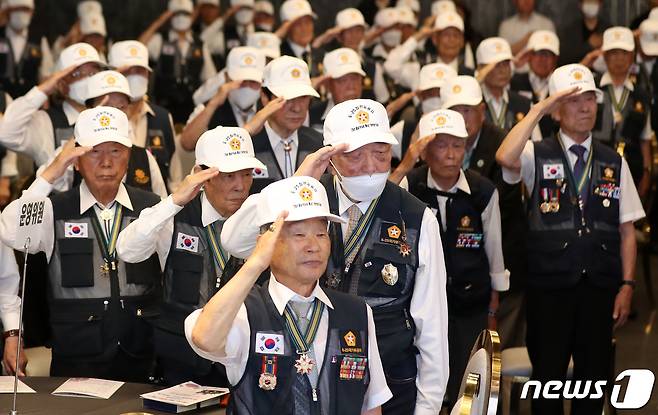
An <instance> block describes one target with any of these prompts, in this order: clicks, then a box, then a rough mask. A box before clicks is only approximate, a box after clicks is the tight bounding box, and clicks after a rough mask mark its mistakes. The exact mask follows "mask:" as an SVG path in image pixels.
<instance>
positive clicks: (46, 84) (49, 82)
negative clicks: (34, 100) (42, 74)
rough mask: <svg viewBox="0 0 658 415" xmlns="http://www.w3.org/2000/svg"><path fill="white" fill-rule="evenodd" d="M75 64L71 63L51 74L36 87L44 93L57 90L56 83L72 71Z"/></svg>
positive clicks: (49, 93) (47, 93) (48, 93)
mask: <svg viewBox="0 0 658 415" xmlns="http://www.w3.org/2000/svg"><path fill="white" fill-rule="evenodd" d="M76 68H77V66H75V65H71V66H69V67H68V68H64V69H61V70H59V71H57V72H55V73H54V74H52V75H51V76H50V77H48V79H46V80H45V81H43V82H42V83H40V84H39V85H38V86H37V88H39V90H40V91H41V92H43V93H44V94H46V95H52V94H53V92H55V91H56V90H57V84H58V83H59V81H61V80H62V79H64V78H66V77H67V76H68V75H69V74H70V73H71V72H73V71H74V70H75V69H76Z"/></svg>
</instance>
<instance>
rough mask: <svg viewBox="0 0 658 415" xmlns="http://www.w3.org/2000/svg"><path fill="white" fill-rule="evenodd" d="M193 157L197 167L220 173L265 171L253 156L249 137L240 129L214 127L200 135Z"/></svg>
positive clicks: (252, 147) (263, 166)
mask: <svg viewBox="0 0 658 415" xmlns="http://www.w3.org/2000/svg"><path fill="white" fill-rule="evenodd" d="M194 156H195V158H196V162H195V163H196V164H197V165H198V166H201V165H204V166H208V167H217V169H219V171H221V172H222V173H232V172H234V171H238V170H244V169H262V170H266V169H267V167H265V165H264V164H263V163H261V162H260V160H258V159H257V158H256V156H255V154H254V145H253V143H252V141H251V136H250V135H249V133H248V132H247V130H245V129H244V128H240V127H215V128H213V129H212V130H208V131H206V132H205V133H203V134H201V137H199V140H198V141H197V142H196V147H195V148H194Z"/></svg>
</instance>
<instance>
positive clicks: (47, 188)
mask: <svg viewBox="0 0 658 415" xmlns="http://www.w3.org/2000/svg"><path fill="white" fill-rule="evenodd" d="M52 190H53V185H52V184H50V183H48V181H47V180H46V179H44V178H43V177H41V176H39V177H37V178H36V179H35V180H34V182H32V184H31V185H30V187H28V189H27V190H26V191H25V192H23V195H29V196H35V197H48V195H49V194H50V192H52Z"/></svg>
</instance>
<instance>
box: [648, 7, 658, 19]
mask: <svg viewBox="0 0 658 415" xmlns="http://www.w3.org/2000/svg"><path fill="white" fill-rule="evenodd" d="M648 19H649V20H658V7H654V8H653V9H651V11H650V12H649V17H648Z"/></svg>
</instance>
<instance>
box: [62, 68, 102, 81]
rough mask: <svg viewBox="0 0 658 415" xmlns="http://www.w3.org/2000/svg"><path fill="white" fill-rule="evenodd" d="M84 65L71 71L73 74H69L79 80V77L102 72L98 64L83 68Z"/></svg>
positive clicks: (82, 77)
mask: <svg viewBox="0 0 658 415" xmlns="http://www.w3.org/2000/svg"><path fill="white" fill-rule="evenodd" d="M83 66H84V65H82V66H80V67H79V68H78V69H76V70H75V71H73V72H71V74H70V75H69V76H70V77H71V78H72V79H76V80H79V79H84V78H87V77H90V76H92V75H95V74H97V73H98V72H100V68H99V67H98V66H93V67H87V68H84V69H83Z"/></svg>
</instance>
